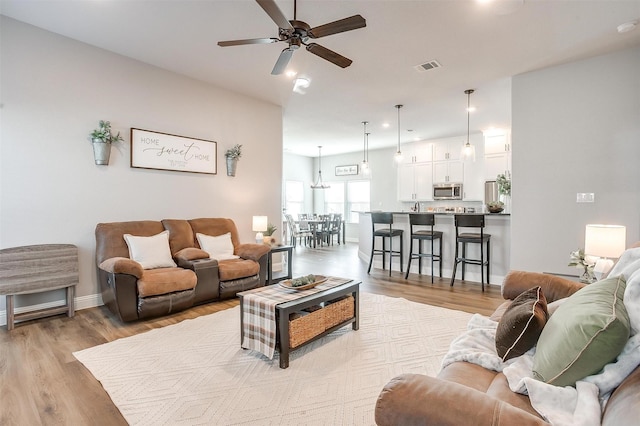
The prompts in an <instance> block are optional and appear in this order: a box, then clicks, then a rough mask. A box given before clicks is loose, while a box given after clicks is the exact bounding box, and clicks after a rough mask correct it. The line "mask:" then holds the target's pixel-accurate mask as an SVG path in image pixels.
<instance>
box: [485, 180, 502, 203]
mask: <svg viewBox="0 0 640 426" xmlns="http://www.w3.org/2000/svg"><path fill="white" fill-rule="evenodd" d="M499 197H500V194H498V183H497V182H496V181H495V180H488V181H486V182H485V183H484V204H485V205H486V204H488V203H490V202H492V201H498V200H499Z"/></svg>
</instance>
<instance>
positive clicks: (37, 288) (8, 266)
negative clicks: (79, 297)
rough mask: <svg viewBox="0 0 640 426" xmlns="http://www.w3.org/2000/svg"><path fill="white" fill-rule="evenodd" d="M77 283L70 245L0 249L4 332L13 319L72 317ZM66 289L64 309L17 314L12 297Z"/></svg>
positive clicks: (73, 249) (73, 250)
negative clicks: (4, 312)
mask: <svg viewBox="0 0 640 426" xmlns="http://www.w3.org/2000/svg"><path fill="white" fill-rule="evenodd" d="M76 284H78V248H77V247H76V246H74V245H71V244H40V245H33V246H23V247H12V248H6V249H2V250H0V295H5V296H6V301H7V303H6V305H7V330H12V329H13V327H14V323H15V321H16V320H30V319H34V318H42V317H46V316H51V315H58V314H62V313H65V312H66V313H67V315H68V316H69V317H73V315H74V312H75V309H74V297H75V286H76ZM60 288H65V289H66V290H67V292H66V293H67V294H66V297H67V300H66V305H64V306H55V307H52V308H46V309H39V310H36V311H31V312H23V313H19V314H16V313H15V312H14V302H13V296H15V295H19V294H32V293H40V292H43V291H51V290H57V289H60Z"/></svg>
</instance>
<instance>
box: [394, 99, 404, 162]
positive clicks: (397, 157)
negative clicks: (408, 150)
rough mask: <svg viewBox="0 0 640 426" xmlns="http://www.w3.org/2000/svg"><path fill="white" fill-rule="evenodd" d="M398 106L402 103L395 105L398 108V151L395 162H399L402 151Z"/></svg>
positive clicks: (400, 106)
mask: <svg viewBox="0 0 640 426" xmlns="http://www.w3.org/2000/svg"><path fill="white" fill-rule="evenodd" d="M400 108H402V105H396V109H397V110H398V151H396V156H395V159H396V163H399V162H401V161H402V151H400Z"/></svg>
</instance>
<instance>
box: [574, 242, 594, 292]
mask: <svg viewBox="0 0 640 426" xmlns="http://www.w3.org/2000/svg"><path fill="white" fill-rule="evenodd" d="M567 266H575V267H576V268H579V269H582V270H583V273H582V275H581V276H580V282H583V283H587V284H591V283H592V282H595V280H596V277H595V275H594V273H593V267H594V266H595V262H594V261H593V259H592V258H591V256H586V255H585V254H584V250H583V249H578V250H576V251H572V252H571V254H570V257H569V264H568V265H567Z"/></svg>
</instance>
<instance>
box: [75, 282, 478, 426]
mask: <svg viewBox="0 0 640 426" xmlns="http://www.w3.org/2000/svg"><path fill="white" fill-rule="evenodd" d="M470 317H471V314H468V313H465V312H460V311H453V310H449V309H444V308H439V307H434V306H429V305H423V304H420V303H414V302H410V301H408V300H405V299H401V298H391V297H386V296H382V295H374V294H370V293H361V299H360V329H359V330H358V331H354V330H352V329H351V326H345V327H343V328H342V329H340V330H338V331H336V332H334V333H332V334H330V335H328V336H325V337H324V338H322V339H319V340H317V341H315V342H313V343H312V344H310V345H307V346H305V347H302V348H300V349H298V350H295V351H293V352H292V353H291V356H290V362H289V368H287V369H281V368H279V366H278V361H279V360H278V355H277V353H276V356H275V357H274V359H273V360H269V359H268V358H266V357H265V356H263V355H261V354H259V353H258V352H253V351H247V350H242V349H241V348H240V309H239V307H235V308H231V309H227V310H225V311H222V312H217V313H215V314H210V315H206V316H202V317H199V318H196V319H192V320H185V321H183V322H181V323H179V324H175V325H171V326H168V327H164V328H160V329H155V330H151V331H148V332H146V333H143V334H138V335H136V336H132V337H127V338H123V339H120V340H116V341H113V342H109V343H105V344H103V345H100V346H95V347H93V348H89V349H85V350H82V351H79V352H75V353H74V356H75V357H76V358H77V359H78V360H79V361H80V362H82V364H84V365H85V366H86V367H87V368H88V369H89V371H91V373H92V374H93V375H94V376H95V377H96V379H98V380H99V381H100V382H101V383H102V386H103V387H104V389H105V390H106V391H107V393H108V394H109V396H110V397H111V399H112V400H113V402H114V404H115V405H116V406H117V407H118V409H119V410H120V412H121V413H122V415H123V416H124V418H125V419H126V420H127V422H129V423H130V424H132V425H213V424H215V425H301V424H305V425H373V424H375V422H374V408H375V403H376V399H377V397H378V394H379V393H380V390H381V389H382V387H383V386H384V385H385V384H386V383H387V382H388V381H389V380H390V379H391V378H392V377H394V376H396V375H398V374H402V373H421V374H427V375H430V376H434V375H436V374H437V373H438V371H439V370H440V362H441V360H442V358H443V356H444V354H445V353H446V352H447V349H448V347H449V343H450V342H451V341H452V340H453V339H454V338H455V337H456V336H457V335H459V334H461V333H462V332H463V331H464V330H465V329H466V324H467V322H468V321H469V319H470Z"/></svg>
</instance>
